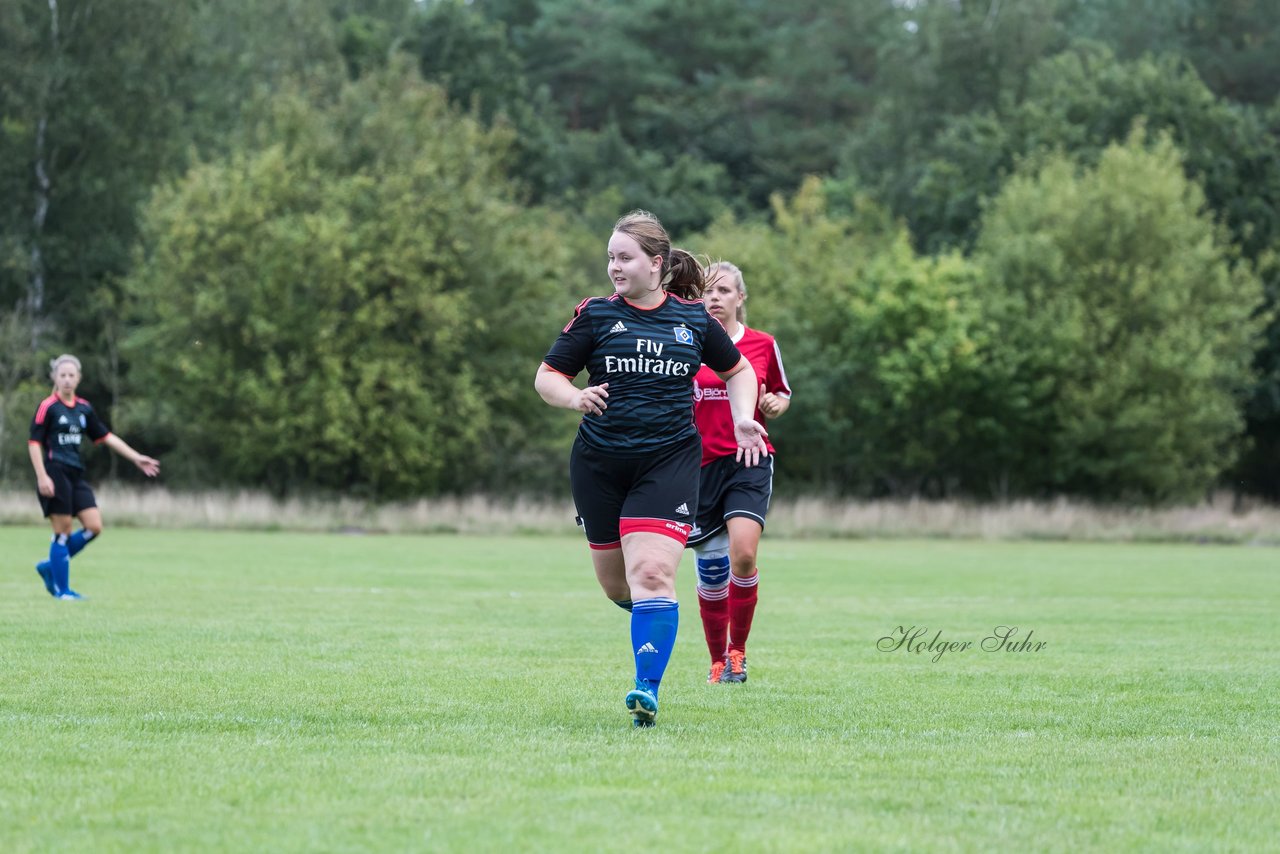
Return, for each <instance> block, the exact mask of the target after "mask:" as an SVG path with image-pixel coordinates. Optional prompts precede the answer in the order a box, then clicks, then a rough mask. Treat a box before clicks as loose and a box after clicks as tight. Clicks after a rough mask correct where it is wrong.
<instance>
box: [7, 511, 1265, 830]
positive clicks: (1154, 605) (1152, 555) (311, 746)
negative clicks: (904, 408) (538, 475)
mask: <svg viewBox="0 0 1280 854" xmlns="http://www.w3.org/2000/svg"><path fill="white" fill-rule="evenodd" d="M45 541H46V535H45V534H44V533H43V532H42V531H41V530H40V529H37V528H32V527H26V528H20V527H8V528H0V555H2V556H3V557H2V558H0V566H2V567H3V569H2V571H0V674H2V676H0V770H2V774H0V850H3V851H6V852H23V851H57V850H66V851H139V850H144V851H145V850H154V851H161V850H163V851H173V850H225V851H251V850H256V851H367V850H376V851H392V850H421V851H464V850H465V851H469V852H479V851H493V850H507V851H557V852H560V851H604V850H642V851H654V852H661V851H835V850H841V851H857V850H868V851H894V850H902V851H920V850H930V851H952V850H954V851H977V850H992V849H1006V850H1015V849H1020V850H1032V851H1080V850H1097V851H1116V850H1151V851H1179V850H1185V851H1193V850H1194V851H1206V850H1207V851H1218V850H1220V851H1253V850H1276V849H1277V846H1278V845H1280V842H1278V841H1277V840H1280V811H1277V809H1276V804H1277V803H1280V735H1278V734H1277V733H1278V728H1277V722H1278V721H1280V621H1278V620H1277V614H1280V551H1277V550H1275V549H1271V548H1245V547H1227V546H1191V545H1163V546H1156V545H1091V544H1043V543H1021V544H1020V543H981V542H971V543H970V542H956V541H928V542H908V541H893V542H874V541H872V542H848V541H829V540H828V541H798V540H777V539H772V540H766V541H765V543H764V547H763V554H762V565H763V567H764V568H763V570H762V581H761V588H760V590H761V594H760V595H761V605H760V611H759V613H758V615H757V618H756V623H755V628H754V632H753V639H752V643H751V645H750V653H749V661H750V666H751V671H750V674H751V675H750V681H749V682H748V683H747V684H745V685H741V686H728V685H724V686H708V685H706V684H704V680H705V675H706V667H707V661H706V654H705V650H704V647H703V643H702V639H701V629H700V626H699V622H698V616H697V606H696V601H695V599H694V597H693V573H692V571H691V570H692V566H691V561H689V560H688V559H686V563H685V565H684V566H683V567H682V569H681V578H680V579H679V591H680V596H681V600H682V603H683V605H682V609H683V612H684V613H683V620H682V623H683V625H682V629H681V633H680V643H679V646H678V648H677V650H676V653H675V656H674V658H673V660H672V664H671V667H670V669H669V670H668V672H667V678H666V679H665V680H664V682H663V687H662V696H661V701H662V709H661V713H660V714H659V718H658V721H659V724H658V727H657V728H655V729H653V730H640V731H633V730H632V729H631V727H630V722H629V719H628V717H627V715H626V713H625V711H624V709H623V707H622V696H623V694H624V693H625V692H626V690H627V689H628V688H629V687H630V686H629V679H628V676H629V672H630V669H631V657H630V652H629V648H628V647H629V640H628V635H627V615H626V614H624V613H623V612H622V611H620V610H618V609H617V608H615V607H613V606H612V605H610V604H609V603H607V602H606V601H605V600H604V598H603V597H602V596H601V595H600V594H599V593H598V591H597V590H596V588H595V584H594V580H593V578H592V575H591V571H590V568H589V563H588V558H587V554H586V548H585V547H584V545H583V544H582V543H581V542H580V541H579V540H576V539H569V538H552V537H544V538H538V537H530V538H515V537H513V538H487V539H486V538H478V537H461V536H439V537H414V536H340V535H327V534H317V535H306V534H271V533H254V534H246V533H225V532H195V533H185V532H181V531H144V530H123V529H117V530H111V531H109V532H108V534H107V535H106V536H105V537H103V539H102V541H101V542H99V543H94V544H92V545H91V546H90V547H89V549H88V550H87V551H86V552H85V553H84V554H83V555H82V556H80V557H77V558H76V560H75V561H74V562H73V573H72V580H73V584H74V586H75V587H76V588H77V589H78V590H79V591H80V592H81V593H84V594H85V595H86V596H88V597H89V598H88V600H87V601H84V602H81V603H70V602H55V601H53V600H52V599H50V598H49V597H48V596H47V595H46V594H45V592H44V590H43V588H42V587H41V585H40V582H39V578H38V577H37V576H36V574H35V572H34V571H33V570H32V567H31V565H32V563H33V561H34V559H35V557H36V556H37V555H38V553H39V550H40V548H41V544H42V543H44V542H45ZM1002 625H1003V626H1017V627H1018V630H1019V634H1018V635H1017V636H1015V637H1014V640H1015V641H1018V640H1022V639H1024V638H1025V637H1026V635H1027V634H1029V633H1032V632H1033V633H1034V634H1033V635H1032V637H1031V641H1032V643H1036V642H1042V643H1043V644H1044V646H1043V647H1042V648H1040V649H1039V650H1038V651H1036V650H1033V649H1027V650H1024V651H1016V652H1011V651H1008V650H1005V651H997V652H989V651H983V650H982V649H981V648H980V645H981V641H982V640H983V638H985V637H987V636H990V635H992V633H993V631H994V630H995V627H997V626H1002ZM899 626H901V627H903V628H904V629H909V628H910V627H912V626H914V627H918V628H924V627H927V629H928V632H927V634H926V635H923V636H921V638H920V640H921V641H928V640H931V639H933V638H934V637H935V635H936V633H937V632H938V631H941V632H942V635H941V639H940V642H941V641H953V642H956V643H962V642H965V641H968V642H970V643H972V644H973V646H972V647H971V648H969V649H951V650H949V651H947V652H944V653H943V654H942V656H941V657H940V658H939V659H938V660H937V661H935V660H933V659H934V658H935V657H937V656H936V652H937V649H938V644H937V643H935V645H934V650H933V651H926V652H923V653H917V652H910V651H907V650H906V649H905V647H899V648H897V649H890V650H889V651H883V650H881V649H878V648H877V642H878V641H880V639H881V638H884V637H897V636H898V633H897V630H898V627H899ZM880 645H881V646H882V647H892V646H893V643H891V642H885V643H882V644H880Z"/></svg>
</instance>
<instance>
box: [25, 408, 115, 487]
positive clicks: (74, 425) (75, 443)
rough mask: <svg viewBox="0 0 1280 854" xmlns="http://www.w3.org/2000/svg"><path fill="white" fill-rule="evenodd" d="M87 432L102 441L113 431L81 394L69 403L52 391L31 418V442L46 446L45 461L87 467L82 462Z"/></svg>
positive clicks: (93, 438)
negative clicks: (82, 442) (83, 442)
mask: <svg viewBox="0 0 1280 854" xmlns="http://www.w3.org/2000/svg"><path fill="white" fill-rule="evenodd" d="M85 435H88V437H89V438H90V439H92V440H93V441H94V442H99V443H100V442H103V441H105V440H106V438H107V437H108V436H110V435H111V431H110V430H108V429H107V426H106V425H105V424H103V423H102V419H100V418H99V417H98V414H97V413H96V412H94V411H93V407H92V406H90V405H89V401H87V400H85V399H84V398H83V397H77V398H76V402H75V405H73V406H67V405H66V404H65V403H63V402H62V401H61V400H60V399H59V398H58V396H57V395H56V394H51V395H49V396H48V397H46V398H45V399H44V400H42V401H41V402H40V407H39V408H38V409H36V415H35V417H34V418H32V419H31V442H32V443H33V444H37V445H40V446H42V447H43V448H44V458H45V460H52V461H53V462H55V463H60V464H61V465H64V466H68V467H69V468H75V469H82V468H84V463H83V462H81V461H80V440H81V438H83V437H84V436H85Z"/></svg>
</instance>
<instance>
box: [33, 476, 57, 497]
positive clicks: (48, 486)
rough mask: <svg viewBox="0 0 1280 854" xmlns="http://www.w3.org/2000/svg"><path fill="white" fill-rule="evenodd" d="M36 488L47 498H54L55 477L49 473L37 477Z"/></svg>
mask: <svg viewBox="0 0 1280 854" xmlns="http://www.w3.org/2000/svg"><path fill="white" fill-rule="evenodd" d="M36 490H37V491H38V492H39V493H40V494H41V495H43V496H44V497H45V498H52V497H53V493H54V488H53V478H51V477H49V475H45V476H44V477H38V478H36Z"/></svg>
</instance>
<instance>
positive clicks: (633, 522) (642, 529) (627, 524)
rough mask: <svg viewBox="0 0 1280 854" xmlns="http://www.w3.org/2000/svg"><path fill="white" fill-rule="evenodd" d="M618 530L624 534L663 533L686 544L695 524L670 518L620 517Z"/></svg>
mask: <svg viewBox="0 0 1280 854" xmlns="http://www.w3.org/2000/svg"><path fill="white" fill-rule="evenodd" d="M618 530H619V531H620V532H621V533H622V536H624V537H625V536H626V535H627V534H662V535H663V536H665V537H670V538H671V539H673V540H675V541H676V542H678V543H679V544H680V545H682V546H683V545H684V544H685V543H687V542H688V541H689V534H690V533H692V532H693V526H692V525H688V524H685V523H684V522H673V521H672V520H670V519H643V518H642V519H634V518H632V519H619V520H618Z"/></svg>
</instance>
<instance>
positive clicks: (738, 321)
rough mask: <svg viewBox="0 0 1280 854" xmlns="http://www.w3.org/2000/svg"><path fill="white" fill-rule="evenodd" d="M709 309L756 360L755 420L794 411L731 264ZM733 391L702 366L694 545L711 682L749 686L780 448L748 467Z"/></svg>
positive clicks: (709, 295)
mask: <svg viewBox="0 0 1280 854" xmlns="http://www.w3.org/2000/svg"><path fill="white" fill-rule="evenodd" d="M702 298H703V300H704V301H705V302H706V305H707V311H708V312H710V313H711V316H712V317H714V318H715V319H716V320H719V321H720V323H721V324H723V325H724V329H725V332H727V333H728V334H729V338H730V339H731V340H732V341H733V343H734V344H736V345H737V346H738V349H739V350H740V351H741V352H742V355H743V356H744V357H746V359H747V360H748V361H749V362H750V363H751V367H752V368H753V369H754V373H755V377H756V380H757V381H758V382H759V384H760V396H759V401H758V403H757V411H756V418H757V419H759V420H760V422H761V423H763V422H764V420H765V419H766V418H768V419H770V420H772V419H774V418H777V417H778V416H779V415H781V414H782V413H784V412H786V411H787V407H789V406H790V405H791V386H790V385H788V383H787V372H786V371H785V370H783V367H782V353H781V352H780V351H779V350H778V343H777V342H776V341H774V339H773V336H772V335H769V334H767V333H765V332H761V331H760V330H758V329H750V328H748V327H747V325H746V319H747V315H746V310H745V306H744V305H743V303H745V302H746V299H747V285H746V282H745V281H743V278H742V271H741V270H739V269H738V268H737V267H736V266H735V265H733V264H730V263H728V262H727V261H719V262H717V263H715V264H712V265H711V266H710V267H708V268H707V271H706V288H705V289H704V290H703V292H702ZM727 398H728V394H727V392H726V391H725V386H724V383H723V382H722V381H721V380H720V378H719V377H718V376H716V374H715V372H714V371H712V370H711V369H709V368H708V367H707V366H706V365H703V366H702V368H701V370H699V371H698V373H697V376H695V377H694V381H693V399H694V406H693V411H694V416H695V418H696V419H697V423H698V432H699V433H701V434H702V477H701V483H700V484H699V487H698V516H697V519H696V525H695V527H694V530H693V533H692V534H691V535H690V536H689V545H690V546H691V547H693V550H694V553H695V554H696V555H697V567H698V585H697V589H698V610H699V612H700V613H701V614H702V630H703V633H704V634H705V635H706V638H707V651H708V652H710V653H711V672H710V673H709V674H708V675H707V681H708V682H746V681H747V635H749V634H750V633H751V620H752V618H753V617H754V616H755V612H756V592H757V583H758V582H759V580H760V572H759V570H758V569H757V567H756V552H757V550H758V548H759V546H760V535H761V534H762V533H764V520H765V516H766V514H767V513H768V512H769V499H770V498H771V497H772V495H773V458H774V457H773V445H771V444H769V443H768V440H767V439H766V442H765V444H766V446H767V447H768V450H769V453H768V456H766V457H764V458H762V459H761V460H760V464H759V465H757V466H752V467H751V468H747V467H745V466H743V465H742V463H741V462H739V461H738V460H737V459H735V457H736V445H735V442H734V437H733V421H732V415H731V414H730V411H729V401H728V399H727Z"/></svg>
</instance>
